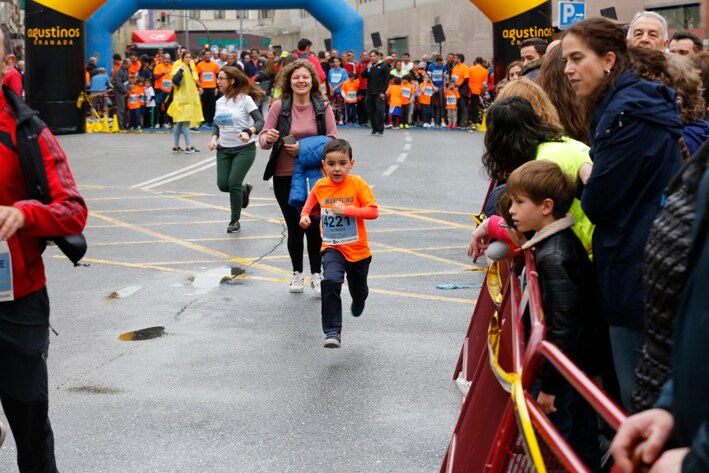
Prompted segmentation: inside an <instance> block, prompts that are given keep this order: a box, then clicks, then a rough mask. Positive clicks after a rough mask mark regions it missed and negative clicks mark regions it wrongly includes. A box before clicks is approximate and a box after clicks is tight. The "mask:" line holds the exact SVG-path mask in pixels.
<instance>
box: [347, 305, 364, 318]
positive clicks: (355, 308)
mask: <svg viewBox="0 0 709 473" xmlns="http://www.w3.org/2000/svg"><path fill="white" fill-rule="evenodd" d="M350 312H351V313H352V317H359V316H360V315H362V312H364V301H362V302H354V301H352V305H350Z"/></svg>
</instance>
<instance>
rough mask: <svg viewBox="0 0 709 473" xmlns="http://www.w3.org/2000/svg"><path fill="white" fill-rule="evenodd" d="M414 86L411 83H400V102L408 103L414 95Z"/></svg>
mask: <svg viewBox="0 0 709 473" xmlns="http://www.w3.org/2000/svg"><path fill="white" fill-rule="evenodd" d="M414 92H415V90H414V86H413V85H411V84H401V104H402V105H408V104H409V103H411V99H412V98H413V97H414Z"/></svg>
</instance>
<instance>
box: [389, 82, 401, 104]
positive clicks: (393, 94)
mask: <svg viewBox="0 0 709 473" xmlns="http://www.w3.org/2000/svg"><path fill="white" fill-rule="evenodd" d="M387 95H388V96H389V105H390V106H391V107H401V86H400V85H396V84H391V85H390V86H389V88H388V89H387Z"/></svg>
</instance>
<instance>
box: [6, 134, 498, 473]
mask: <svg viewBox="0 0 709 473" xmlns="http://www.w3.org/2000/svg"><path fill="white" fill-rule="evenodd" d="M339 136H340V137H342V138H345V139H348V140H350V142H351V143H352V145H353V148H354V152H355V159H356V163H355V167H354V170H353V173H356V174H359V175H361V176H363V177H364V178H365V180H367V182H369V184H370V185H371V186H372V187H373V190H374V194H375V196H376V197H377V200H378V204H379V208H380V217H379V219H378V220H375V221H371V222H368V224H367V225H368V231H369V239H370V245H371V247H372V250H373V253H374V255H373V261H372V264H371V269H370V280H369V285H370V290H371V292H370V296H369V299H368V301H367V306H366V310H365V312H364V314H363V315H362V317H360V318H359V319H354V318H352V317H351V316H349V315H346V316H345V319H344V328H343V335H342V336H343V341H342V348H341V349H339V350H332V349H325V348H323V346H322V343H323V340H324V336H323V334H322V330H321V326H320V300H319V299H316V298H315V297H314V296H313V294H312V291H311V290H310V288H309V287H306V290H305V292H304V293H303V294H289V293H288V281H289V277H290V276H289V275H290V261H289V259H288V255H287V250H286V247H285V240H284V233H285V229H284V226H283V224H282V221H281V220H280V212H279V209H278V206H277V204H276V202H275V199H274V197H273V193H272V190H271V189H270V188H269V185H268V182H265V181H263V180H261V175H262V173H263V168H264V166H265V163H266V160H267V157H268V155H267V153H266V152H264V151H259V152H258V156H257V160H256V163H255V164H254V166H253V168H252V169H251V171H250V173H249V176H248V180H250V181H251V182H253V183H254V191H253V194H252V198H251V205H250V206H249V208H248V209H246V210H245V211H244V213H243V215H242V221H241V223H242V230H241V232H240V233H238V234H232V235H228V234H227V233H226V231H225V230H226V225H227V223H228V220H229V208H228V205H229V204H228V202H229V201H228V196H227V195H226V194H222V193H220V192H219V190H218V189H217V187H216V177H215V176H216V171H215V167H214V166H213V162H214V159H213V153H210V152H208V151H207V146H206V143H207V142H208V138H209V133H208V132H206V131H203V132H200V133H198V134H193V135H192V139H193V143H194V144H195V145H196V146H197V147H198V148H200V149H201V150H202V152H201V153H197V154H194V155H185V154H179V155H173V154H172V153H171V152H170V149H171V146H172V136H171V135H169V134H167V133H143V134H114V135H103V134H86V135H73V136H62V137H60V139H59V141H60V143H61V144H62V146H63V147H64V149H65V150H66V152H67V154H68V155H69V159H70V164H71V167H72V170H73V172H74V176H75V178H76V180H77V182H78V183H79V187H80V190H81V192H82V194H83V195H84V197H85V198H86V200H87V202H88V205H89V209H90V217H89V221H88V225H87V228H86V232H85V234H86V236H87V239H88V241H89V245H90V248H89V251H88V254H87V257H86V259H85V262H86V263H88V264H90V266H88V267H82V268H72V267H71V265H70V263H68V261H67V260H65V259H63V258H62V257H61V256H60V254H59V252H58V251H57V250H56V249H54V248H49V249H48V250H47V252H46V253H45V261H46V263H47V267H48V279H49V285H48V287H49V292H50V297H51V300H52V326H53V327H54V328H55V329H56V330H57V331H58V332H59V335H58V336H54V335H52V337H51V348H50V357H49V370H50V380H49V381H50V418H51V421H52V425H53V428H54V432H55V436H56V455H57V461H58V466H59V469H60V470H61V471H63V472H70V473H74V472H76V473H79V472H91V473H96V472H178V471H179V472H316V471H335V470H337V471H342V472H435V471H438V469H439V467H440V464H441V460H442V458H443V455H444V453H445V450H446V448H447V445H448V442H449V441H450V436H451V434H452V431H453V427H454V425H455V422H456V419H457V416H458V413H459V408H460V402H461V397H460V394H459V391H458V390H457V388H456V386H455V383H454V382H453V380H452V373H453V369H454V367H455V363H456V361H457V359H458V354H459V350H460V347H461V343H462V341H463V337H464V335H465V331H466V328H467V326H468V323H469V321H470V316H471V314H472V312H473V308H474V303H475V299H476V297H477V293H478V289H476V287H477V286H479V284H480V282H481V281H482V276H483V274H482V272H481V271H480V268H479V267H476V266H475V265H473V263H472V262H471V260H470V258H468V257H467V255H466V249H467V245H468V242H469V235H470V231H471V229H472V228H473V221H472V220H471V218H470V215H471V214H472V213H476V212H478V211H479V209H480V207H481V204H482V199H483V197H484V195H485V192H486V190H487V183H486V181H485V179H484V177H483V175H482V172H481V171H480V155H481V152H482V136H483V135H482V134H481V133H478V132H476V133H467V132H463V131H450V130H435V131H434V130H413V129H412V130H405V131H404V130H397V131H389V130H387V131H386V132H385V135H384V137H382V138H376V137H370V136H369V130H365V129H342V130H340V133H339ZM306 267H307V264H306ZM232 274H235V275H236V274H238V275H240V276H239V277H237V278H234V279H230V280H229V283H230V284H220V282H222V280H223V278H224V277H225V276H230V275H232ZM438 284H447V285H450V284H458V285H461V286H467V287H466V288H462V289H454V290H444V289H438V288H437V287H436V286H437V285H438ZM349 303H350V298H349V294H348V293H347V291H346V290H345V289H343V304H344V305H345V314H348V307H349ZM153 326H162V327H165V333H164V336H162V337H159V338H155V339H150V340H143V341H122V340H119V335H121V334H122V333H125V332H129V331H133V330H138V329H143V328H147V327H153ZM0 471H2V472H12V471H17V470H16V466H15V447H14V440H13V439H12V437H11V436H8V439H7V440H6V442H5V445H4V446H3V447H2V448H1V449H0Z"/></svg>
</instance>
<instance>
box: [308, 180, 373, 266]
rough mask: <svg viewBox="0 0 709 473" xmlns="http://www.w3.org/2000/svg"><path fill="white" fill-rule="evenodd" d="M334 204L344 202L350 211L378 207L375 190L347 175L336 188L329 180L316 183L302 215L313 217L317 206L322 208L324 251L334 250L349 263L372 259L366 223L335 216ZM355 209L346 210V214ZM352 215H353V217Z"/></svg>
mask: <svg viewBox="0 0 709 473" xmlns="http://www.w3.org/2000/svg"><path fill="white" fill-rule="evenodd" d="M335 202H342V203H344V204H345V206H346V209H347V208H348V207H355V208H362V207H377V201H376V199H375V198H374V194H373V193H372V189H370V188H369V185H368V184H367V183H366V182H365V181H364V179H362V178H361V177H359V176H354V175H352V174H350V175H348V176H347V177H346V178H345V180H344V181H342V182H341V183H339V184H335V183H334V182H332V180H330V178H329V177H325V178H323V179H320V180H319V181H318V182H316V183H315V186H314V187H313V190H312V191H311V192H310V195H309V196H308V200H307V201H306V202H305V206H304V207H303V211H302V212H301V213H300V215H310V212H311V210H312V209H313V207H315V204H317V203H319V204H320V211H321V214H322V215H321V218H320V232H321V234H322V240H323V244H322V249H321V251H322V250H324V249H325V248H333V249H335V250H337V251H339V252H340V253H342V256H344V257H345V259H346V260H347V261H351V262H356V261H361V260H363V259H365V258H368V257H370V256H371V255H372V250H370V249H369V243H368V240H367V229H366V227H365V226H364V219H363V218H359V217H351V216H346V215H345V216H338V215H333V214H332V206H333V205H334V204H335ZM352 210H353V209H349V212H348V210H345V214H347V213H350V212H351V211H352ZM350 215H351V213H350Z"/></svg>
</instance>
